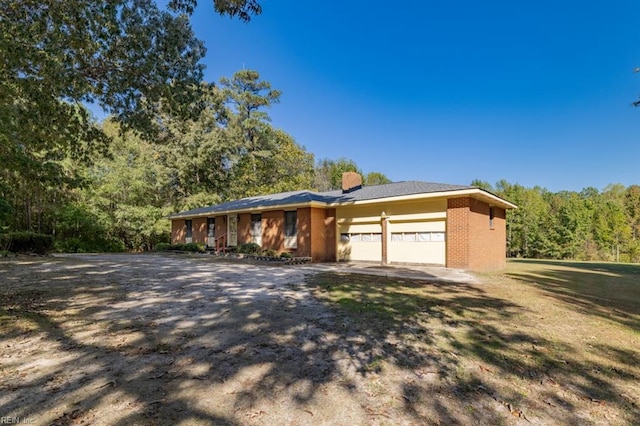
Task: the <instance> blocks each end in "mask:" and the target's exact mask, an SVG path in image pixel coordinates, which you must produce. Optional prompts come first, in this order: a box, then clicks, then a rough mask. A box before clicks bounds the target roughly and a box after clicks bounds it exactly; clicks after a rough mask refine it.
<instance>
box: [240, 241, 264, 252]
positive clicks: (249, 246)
mask: <svg viewBox="0 0 640 426" xmlns="http://www.w3.org/2000/svg"><path fill="white" fill-rule="evenodd" d="M260 251H261V249H260V244H256V243H246V244H240V247H238V253H246V254H260Z"/></svg>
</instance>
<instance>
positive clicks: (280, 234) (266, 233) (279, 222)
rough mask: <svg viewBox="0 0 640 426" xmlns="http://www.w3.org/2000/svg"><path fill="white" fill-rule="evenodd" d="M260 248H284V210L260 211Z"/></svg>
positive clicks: (280, 249) (278, 249)
mask: <svg viewBox="0 0 640 426" xmlns="http://www.w3.org/2000/svg"><path fill="white" fill-rule="evenodd" d="M262 248H264V249H271V250H275V251H282V250H284V211H283V210H272V211H267V212H262Z"/></svg>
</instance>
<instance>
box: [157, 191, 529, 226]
mask: <svg viewBox="0 0 640 426" xmlns="http://www.w3.org/2000/svg"><path fill="white" fill-rule="evenodd" d="M465 196H471V197H472V198H477V199H480V200H481V201H484V202H486V203H488V204H489V205H490V206H497V207H501V208H504V209H517V208H518V206H516V205H515V204H513V203H510V202H509V201H507V200H504V199H502V198H500V197H498V196H497V195H493V194H492V193H490V192H487V191H485V190H483V189H479V188H471V189H457V190H452V191H440V192H427V193H425V192H422V193H419V194H411V195H398V196H395V197H384V198H373V199H370V200H360V201H337V202H335V203H325V202H322V201H307V202H303V203H294V204H277V205H273V206H256V207H249V208H244V209H233V210H220V211H213V212H205V213H199V214H190V215H187V214H176V215H173V216H170V217H169V219H171V220H174V219H187V218H196V217H212V216H223V215H227V214H233V213H235V214H238V213H252V212H265V211H272V210H295V209H298V208H302V207H323V208H327V207H344V206H361V205H366V204H379V203H393V202H397V201H412V200H424V199H431V198H445V199H450V198H461V197H465ZM474 196H475V197H474Z"/></svg>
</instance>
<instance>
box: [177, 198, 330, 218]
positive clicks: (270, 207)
mask: <svg viewBox="0 0 640 426" xmlns="http://www.w3.org/2000/svg"><path fill="white" fill-rule="evenodd" d="M300 207H327V203H325V202H323V201H305V202H302V203H289V204H274V205H258V206H255V207H248V208H244V209H229V210H213V211H207V212H202V213H197V214H187V213H176V214H173V215H170V216H169V219H192V218H197V217H211V216H222V215H227V214H238V213H256V212H263V211H270V210H287V209H297V208H300Z"/></svg>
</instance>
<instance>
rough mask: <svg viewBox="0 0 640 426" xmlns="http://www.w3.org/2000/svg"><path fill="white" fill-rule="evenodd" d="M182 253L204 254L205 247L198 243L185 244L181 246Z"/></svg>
mask: <svg viewBox="0 0 640 426" xmlns="http://www.w3.org/2000/svg"><path fill="white" fill-rule="evenodd" d="M182 251H188V252H192V253H204V252H205V245H204V244H200V243H187V244H183V245H182Z"/></svg>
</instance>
